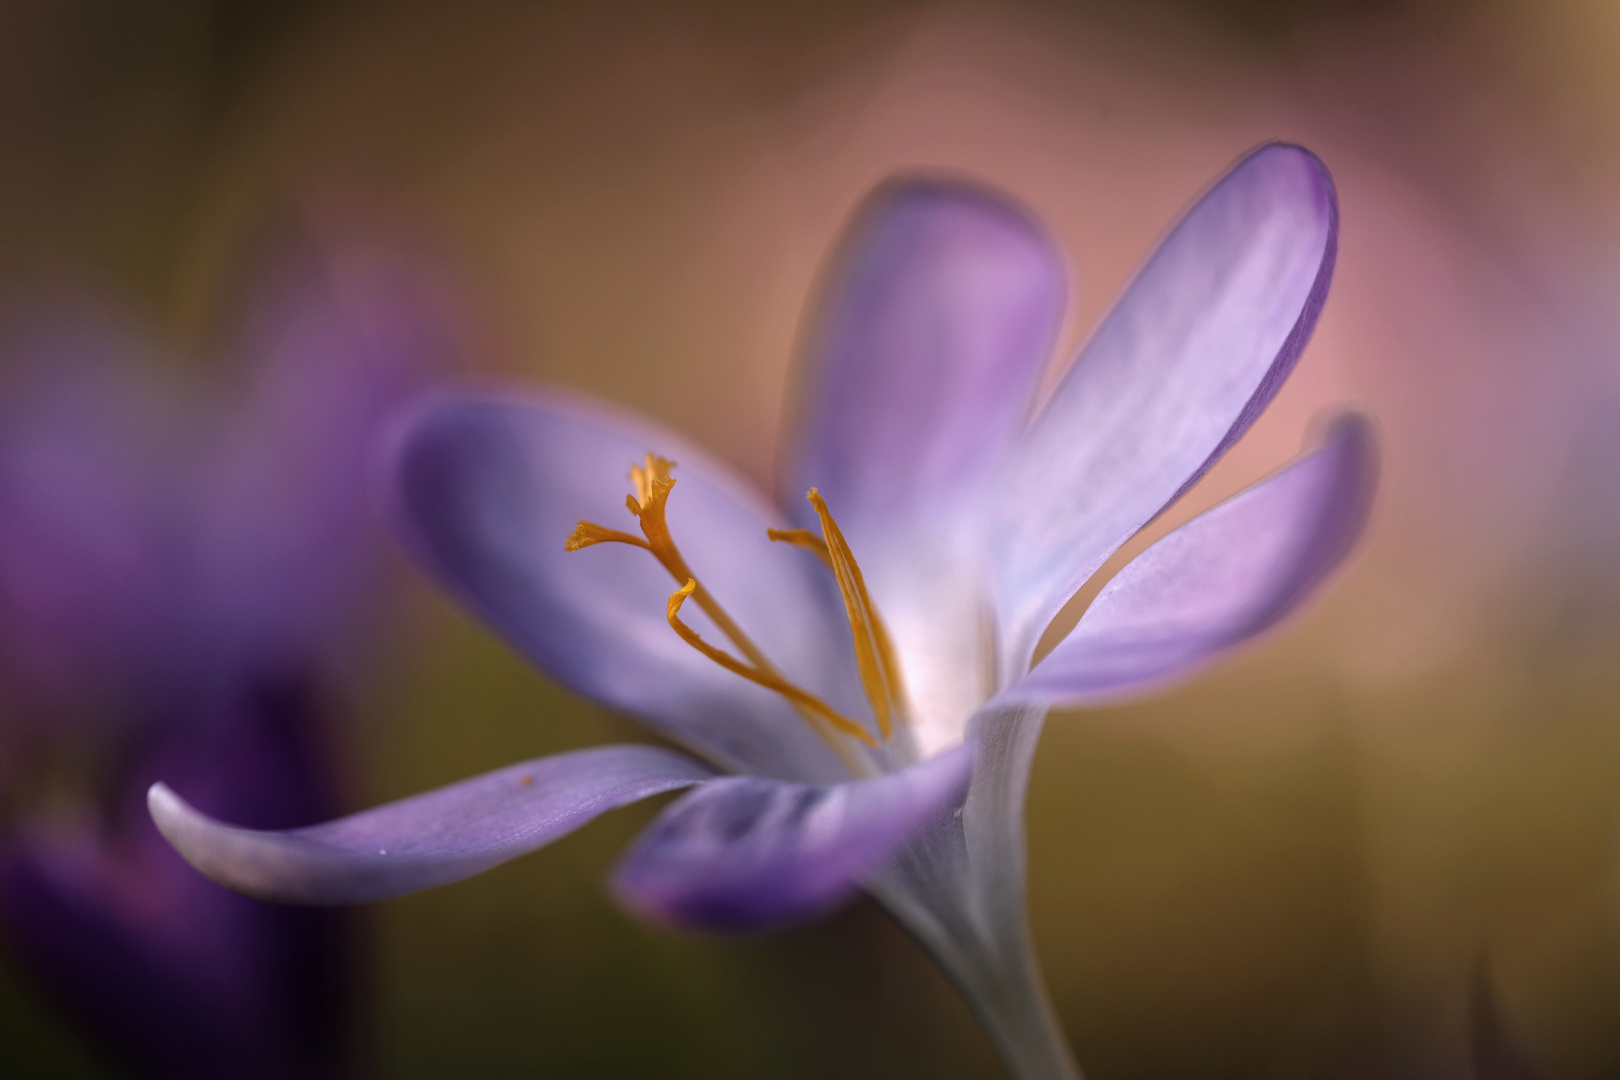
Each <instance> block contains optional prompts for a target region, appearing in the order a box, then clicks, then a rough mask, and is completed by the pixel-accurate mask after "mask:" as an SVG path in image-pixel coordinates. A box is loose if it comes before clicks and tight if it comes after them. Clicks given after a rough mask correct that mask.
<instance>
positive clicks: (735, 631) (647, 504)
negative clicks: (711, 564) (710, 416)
mask: <svg viewBox="0 0 1620 1080" xmlns="http://www.w3.org/2000/svg"><path fill="white" fill-rule="evenodd" d="M674 467H675V462H673V461H670V460H668V459H667V458H662V457H659V456H658V455H656V454H648V455H647V457H646V464H645V465H632V466H630V482H631V484H633V485H634V487H635V489H636V491H635V494H633V495H628V496H626V497H625V506H626V508H627V509H629V511H630V513H632V514H634V515H635V516H636V519H637V520H638V521H639V522H640V524H641V532H642V536H644V537H645V538H646V539H642V538H641V537H637V536H633V535H631V534H630V533H626V532H620V531H619V530H617V529H609V528H607V527H605V526H602V525H598V524H596V523H594V522H590V521H581V522H580V523H579V524H578V525H577V526H575V528H574V531H573V533H572V534H571V535H570V536H569V537H568V539H567V541H566V543H565V544H564V546H565V547H566V549H567V550H569V551H578V550H580V549H581V548H586V547H590V546H592V545H593V544H603V543H616V544H629V545H631V546H632V547H638V548H641V549H642V550H644V551H649V552H651V553H652V555H653V557H654V558H656V559H657V560H658V562H659V564H660V565H661V566H663V568H664V569H665V570H667V571H669V575H670V576H671V577H672V578H674V579H675V580H676V581H677V582H679V583H680V585H681V588H680V589H678V590H676V592H675V593H674V594H672V595H671V596H670V598H669V604H668V608H667V615H668V618H669V625H670V627H671V628H672V629H673V630H674V631H675V633H676V634H678V635H679V636H680V638H681V640H682V641H684V642H686V643H687V644H688V645H690V646H692V647H693V648H694V649H696V650H697V651H698V652H700V653H702V654H703V655H704V656H706V657H708V658H709V659H710V660H713V661H714V662H715V663H717V664H719V665H720V666H721V667H723V668H725V669H726V670H727V671H730V672H732V673H734V674H736V675H740V676H741V677H743V678H745V679H747V680H749V681H750V682H753V683H757V684H758V685H760V686H763V687H766V688H767V689H769V690H773V691H775V692H776V693H778V694H781V695H782V696H783V697H784V698H786V699H787V700H788V702H789V703H790V704H791V705H792V706H793V707H794V709H795V710H796V711H797V712H798V713H799V715H800V716H802V717H803V718H804V720H805V722H806V723H808V724H809V725H810V727H811V729H812V730H814V731H815V732H816V734H817V735H819V736H821V737H822V738H823V739H824V740H826V742H827V743H828V745H830V746H831V747H832V748H833V750H834V751H836V752H837V753H838V755H839V756H840V757H841V758H843V759H844V761H845V763H846V764H848V765H849V766H850V769H851V771H853V772H860V771H862V770H861V767H860V762H858V761H856V760H855V759H854V758H853V757H852V756H851V755H850V753H849V749H848V747H847V746H846V744H844V743H843V742H841V741H840V740H839V739H838V738H837V734H838V733H839V732H842V733H843V734H845V735H848V736H850V737H851V738H855V739H858V740H860V741H861V742H864V743H866V744H867V745H869V746H876V745H877V743H876V741H875V740H873V738H872V737H871V736H870V735H868V734H867V733H866V731H865V729H863V728H862V727H861V726H860V725H859V724H858V723H856V722H855V721H853V720H851V719H849V718H848V717H846V716H843V715H842V714H840V713H839V712H837V711H836V710H834V709H833V708H832V707H831V706H830V705H828V704H827V703H826V702H824V701H822V700H821V699H820V698H818V697H816V696H815V695H814V694H811V693H809V692H808V691H806V690H803V689H801V688H799V687H797V686H795V685H794V684H793V683H791V682H789V681H788V680H787V679H785V678H783V677H782V674H781V673H780V672H779V671H777V669H776V667H775V665H773V664H772V663H771V662H770V660H769V659H767V658H766V656H765V654H764V653H763V652H762V651H761V650H760V648H759V646H757V645H755V644H754V643H753V641H752V640H750V639H749V637H748V635H747V634H745V633H743V631H742V627H740V626H738V625H737V622H736V620H735V619H733V618H732V617H731V616H730V615H729V614H727V612H726V610H725V609H724V608H722V607H721V606H720V604H719V602H718V601H716V600H715V599H714V597H713V595H712V594H710V592H709V590H708V589H706V588H704V587H703V584H702V582H700V581H699V580H698V579H697V576H696V575H695V574H693V573H692V570H691V568H690V567H689V566H687V564H686V559H685V558H684V557H682V555H681V552H680V549H679V548H677V547H676V546H675V540H674V538H673V537H672V536H671V535H670V531H669V522H668V519H667V517H666V515H665V510H666V507H667V504H668V502H669V494H670V492H671V491H673V490H674V488H675V480H674V478H673V477H671V476H670V475H669V471H670V470H671V469H673V468H674ZM806 536H807V537H808V539H809V540H810V544H807V545H806V546H812V547H813V546H814V545H816V544H819V543H820V541H817V540H815V538H814V537H809V536H808V534H806ZM688 597H690V598H691V599H692V600H693V601H695V602H696V603H697V605H698V607H699V608H701V609H702V610H703V613H704V614H705V615H707V616H708V617H709V618H710V620H711V621H713V623H714V624H715V626H717V627H718V628H719V629H720V632H721V633H722V634H724V635H725V636H726V638H727V639H728V640H730V642H731V643H732V645H733V646H735V647H736V649H737V651H738V652H740V653H741V654H742V655H743V657H744V658H745V659H746V660H747V663H743V662H742V661H740V660H737V659H736V658H735V657H732V656H730V655H729V654H727V653H725V652H722V651H721V650H719V649H716V648H715V647H714V646H712V645H710V644H709V643H708V642H706V641H704V640H703V639H702V638H701V637H699V636H698V635H697V633H696V632H695V631H693V630H692V629H691V628H690V627H688V626H687V625H686V624H685V623H683V622H681V621H680V619H679V618H678V617H677V613H678V612H679V611H680V609H681V605H682V604H684V603H685V602H686V600H687V598H688Z"/></svg>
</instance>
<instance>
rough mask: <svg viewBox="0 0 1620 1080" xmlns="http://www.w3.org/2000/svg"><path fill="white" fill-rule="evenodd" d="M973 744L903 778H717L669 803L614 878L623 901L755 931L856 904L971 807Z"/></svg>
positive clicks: (664, 919)
mask: <svg viewBox="0 0 1620 1080" xmlns="http://www.w3.org/2000/svg"><path fill="white" fill-rule="evenodd" d="M972 770H973V745H972V744H965V745H962V746H958V747H956V748H954V749H951V750H947V751H946V752H945V753H943V754H940V755H938V756H936V757H933V758H930V759H928V760H926V761H924V762H921V763H919V764H916V765H913V766H911V767H909V768H907V769H905V770H903V771H901V772H897V773H890V774H888V775H886V776H881V777H877V778H875V779H870V780H854V781H850V782H847V783H843V784H832V785H825V786H815V785H806V784H789V783H785V782H782V781H776V780H766V779H762V778H759V777H728V778H725V779H721V780H716V781H714V782H713V783H711V784H708V785H706V786H705V787H703V788H702V789H700V790H698V791H695V792H692V793H691V794H689V795H687V796H685V797H683V798H681V799H680V800H678V801H677V802H675V803H673V804H671V805H670V806H669V807H668V808H667V809H666V810H665V811H664V812H663V814H662V815H660V816H659V818H658V820H657V821H655V822H653V824H652V825H651V826H650V827H649V828H648V829H647V831H646V832H645V833H643V834H642V836H641V839H640V840H638V841H637V842H636V845H635V847H634V848H632V849H631V851H630V854H629V855H627V856H626V857H625V860H624V862H622V863H621V864H620V866H619V869H618V870H617V872H616V873H615V876H614V886H615V891H616V892H617V894H618V896H619V898H620V899H621V901H623V903H624V904H625V905H626V906H627V907H629V908H630V909H632V910H633V911H636V912H638V913H639V914H641V915H643V916H645V917H647V918H649V919H652V920H654V921H657V922H661V923H666V924H670V925H674V926H679V927H683V928H687V929H694V930H713V931H721V932H732V933H738V932H749V931H755V930H765V929H769V928H771V927H773V926H778V925H781V924H784V923H790V922H797V921H799V920H801V919H807V918H810V917H812V916H815V915H818V914H821V913H822V912H824V911H827V910H828V909H830V908H832V907H834V906H836V905H837V904H839V903H841V902H843V901H844V900H847V899H848V898H849V897H850V896H851V895H853V894H854V893H855V892H856V890H857V889H859V887H860V885H861V882H862V880H863V879H865V878H866V877H868V876H870V875H872V874H874V873H876V872H877V871H879V870H881V869H882V868H883V867H884V865H885V864H887V863H888V862H889V860H890V859H892V858H893V857H894V856H895V854H896V853H898V852H899V850H900V849H901V848H902V847H903V846H904V845H905V843H906V842H907V841H908V840H909V839H911V837H913V836H914V835H916V833H917V832H918V831H919V830H920V829H922V828H923V827H924V826H925V825H927V824H928V823H929V822H930V821H931V820H933V819H936V818H938V817H940V816H941V815H944V814H949V813H951V812H952V811H953V810H954V809H956V808H957V807H959V806H960V805H961V799H962V796H963V793H964V792H965V790H966V788H967V783H968V780H969V777H970V776H971V774H972Z"/></svg>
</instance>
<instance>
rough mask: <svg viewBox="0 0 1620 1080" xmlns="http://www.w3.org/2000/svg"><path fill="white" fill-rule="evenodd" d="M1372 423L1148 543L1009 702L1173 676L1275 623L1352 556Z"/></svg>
mask: <svg viewBox="0 0 1620 1080" xmlns="http://www.w3.org/2000/svg"><path fill="white" fill-rule="evenodd" d="M1375 473H1376V462H1375V456H1374V448H1373V435H1372V430H1371V428H1370V427H1369V425H1368V424H1367V422H1366V421H1365V420H1363V419H1362V418H1360V417H1358V416H1346V417H1343V418H1341V419H1340V420H1339V421H1338V422H1337V423H1336V424H1335V425H1334V427H1333V429H1332V430H1331V432H1330V434H1329V436H1328V439H1327V442H1326V445H1324V446H1323V447H1322V448H1321V449H1320V450H1317V451H1316V452H1315V453H1312V454H1311V455H1309V456H1308V457H1306V458H1304V459H1303V460H1301V461H1299V462H1296V463H1295V464H1293V465H1291V466H1289V467H1288V468H1286V469H1284V470H1283V471H1282V472H1280V473H1277V474H1276V475H1275V476H1272V477H1271V478H1270V479H1267V480H1264V481H1262V482H1261V483H1259V484H1256V485H1255V486H1254V487H1251V488H1249V489H1248V490H1247V491H1245V492H1243V493H1242V494H1240V495H1238V496H1236V497H1234V498H1232V499H1230V500H1229V501H1227V502H1225V503H1222V504H1221V505H1220V506H1217V507H1216V508H1215V509H1213V510H1211V511H1209V512H1208V513H1206V514H1204V515H1202V516H1201V517H1198V518H1195V519H1194V520H1192V521H1190V522H1188V523H1187V524H1186V525H1183V526H1182V527H1181V528H1179V529H1177V530H1176V531H1175V532H1173V533H1171V534H1170V535H1169V536H1167V537H1165V538H1164V539H1163V540H1160V541H1159V542H1158V543H1156V544H1154V545H1153V546H1152V547H1150V548H1148V549H1147V550H1146V551H1144V552H1143V553H1142V554H1141V555H1139V556H1137V557H1136V558H1135V559H1133V560H1132V561H1131V562H1130V563H1129V564H1128V565H1127V566H1126V567H1125V568H1124V569H1123V570H1121V571H1120V572H1119V574H1118V576H1116V577H1115V578H1114V579H1113V580H1112V581H1110V582H1109V583H1108V585H1107V587H1106V588H1104V589H1103V591H1102V592H1101V593H1099V594H1098V596H1097V599H1096V600H1095V601H1093V603H1092V605H1091V607H1090V608H1089V609H1087V611H1086V613H1085V615H1084V616H1083V617H1082V618H1081V620H1080V623H1079V625H1077V626H1076V627H1075V628H1074V630H1073V631H1071V632H1070V634H1069V636H1068V637H1066V638H1064V639H1063V641H1061V642H1059V643H1058V645H1057V647H1056V648H1055V649H1053V650H1052V651H1051V653H1050V654H1048V655H1047V656H1046V658H1045V659H1043V660H1042V661H1041V662H1040V663H1039V664H1037V665H1035V668H1034V670H1033V671H1031V672H1030V673H1029V674H1028V675H1026V676H1025V677H1024V678H1023V679H1022V680H1020V681H1019V682H1017V683H1015V684H1014V685H1013V686H1012V687H1011V688H1010V689H1009V690H1008V691H1007V692H1006V693H1005V695H1004V698H1005V699H1006V700H1025V701H1044V702H1055V703H1065V704H1078V703H1082V702H1085V703H1090V702H1096V701H1100V700H1106V699H1110V698H1117V697H1119V696H1120V695H1122V694H1127V693H1131V692H1134V691H1138V690H1142V689H1145V688H1148V687H1151V686H1154V685H1156V684H1159V683H1163V682H1165V681H1168V680H1170V679H1174V678H1176V677H1178V676H1181V675H1185V674H1187V673H1188V672H1190V671H1192V670H1194V669H1196V668H1198V667H1200V666H1201V665H1203V664H1205V663H1207V662H1208V661H1209V660H1211V659H1212V658H1213V657H1215V656H1216V655H1217V654H1219V653H1221V652H1223V651H1225V650H1226V649H1229V648H1231V647H1232V646H1234V645H1237V644H1239V643H1241V642H1243V641H1246V640H1248V639H1249V638H1251V637H1253V636H1255V635H1256V634H1259V633H1261V632H1262V631H1264V630H1266V629H1268V628H1270V627H1271V626H1273V625H1275V624H1276V623H1277V622H1278V621H1279V620H1280V619H1282V618H1284V617H1285V616H1287V615H1288V614H1289V613H1291V612H1293V611H1294V610H1296V609H1297V608H1298V607H1299V606H1300V605H1301V604H1302V603H1304V601H1305V600H1306V598H1307V597H1309V596H1310V595H1311V593H1312V592H1314V591H1315V589H1316V587H1317V586H1318V585H1320V584H1321V583H1322V581H1323V579H1324V578H1326V577H1327V576H1328V575H1329V574H1330V573H1332V572H1333V570H1334V569H1336V568H1337V567H1338V566H1339V564H1340V563H1342V562H1343V561H1344V559H1345V557H1346V556H1347V555H1348V554H1349V553H1350V550H1351V548H1352V547H1353V546H1354V545H1355V542H1356V540H1357V539H1358V538H1359V537H1360V535H1361V531H1362V527H1363V526H1364V525H1365V524H1366V520H1367V511H1368V509H1369V507H1370V506H1371V503H1372V492H1373V485H1374V477H1375Z"/></svg>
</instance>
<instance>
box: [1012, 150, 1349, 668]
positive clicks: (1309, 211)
mask: <svg viewBox="0 0 1620 1080" xmlns="http://www.w3.org/2000/svg"><path fill="white" fill-rule="evenodd" d="M1337 234H1338V209H1337V202H1336V199H1335V196H1334V191H1333V182H1332V180H1331V178H1330V177H1329V176H1328V173H1327V169H1326V168H1325V167H1324V166H1323V165H1322V163H1321V162H1320V161H1318V160H1317V159H1316V158H1315V157H1314V156H1313V155H1312V154H1310V153H1309V152H1307V151H1305V150H1303V149H1300V148H1299V147H1297V146H1287V145H1283V144H1280V143H1273V144H1270V145H1267V146H1263V147H1261V148H1260V149H1259V150H1256V151H1255V152H1254V153H1252V154H1250V155H1249V156H1248V157H1247V158H1245V159H1243V160H1242V161H1240V162H1239V163H1238V164H1237V165H1236V166H1235V167H1233V169H1232V171H1231V172H1229V173H1227V175H1226V176H1224V177H1222V178H1221V179H1220V180H1219V181H1218V182H1217V183H1216V184H1215V186H1214V187H1213V188H1211V189H1210V190H1209V191H1208V192H1207V193H1206V194H1205V195H1204V196H1203V198H1201V199H1200V200H1199V201H1198V203H1197V205H1195V206H1194V207H1193V208H1192V209H1191V210H1189V211H1188V212H1187V215H1186V216H1185V217H1184V218H1182V220H1181V221H1180V223H1179V224H1177V225H1176V227H1175V229H1174V230H1172V231H1171V233H1170V235H1169V236H1168V237H1166V238H1165V240H1164V242H1163V243H1162V244H1161V245H1160V246H1159V249H1158V250H1157V251H1156V252H1155V253H1154V254H1153V257H1152V258H1151V259H1149V260H1148V263H1147V265H1146V266H1144V267H1143V269H1142V271H1141V272H1140V273H1139V274H1138V275H1137V277H1136V280H1135V281H1133V282H1132V283H1131V285H1130V287H1129V288H1128V289H1127V290H1126V292H1125V294H1124V296H1123V297H1122V298H1121V299H1120V301H1119V302H1118V303H1117V304H1116V305H1115V307H1114V309H1113V310H1112V311H1111V312H1110V313H1109V314H1108V316H1107V317H1106V318H1105V319H1104V320H1103V322H1102V324H1101V325H1100V326H1099V327H1098V329H1097V331H1096V333H1095V334H1094V335H1093V337H1092V339H1091V340H1090V342H1088V343H1087V345H1086V347H1085V349H1084V350H1083V351H1082V352H1081V354H1080V357H1079V359H1078V360H1076V362H1075V365H1074V367H1073V368H1072V369H1071V370H1070V371H1069V373H1068V375H1067V376H1065V378H1064V380H1063V383H1062V384H1061V385H1060V386H1059V387H1058V389H1057V391H1056V393H1055V394H1054V395H1053V397H1052V400H1051V402H1050V403H1048V405H1047V406H1046V408H1045V409H1044V410H1043V412H1042V413H1041V415H1040V417H1039V418H1038V419H1037V421H1036V423H1035V425H1034V426H1033V428H1032V429H1031V430H1030V432H1029V434H1028V436H1027V438H1026V439H1025V440H1023V442H1022V443H1021V444H1020V446H1019V447H1018V448H1017V449H1016V450H1015V451H1014V457H1013V461H1012V467H1011V469H1010V471H1009V474H1008V476H1007V478H1006V483H1005V485H1004V486H1003V488H1002V489H1001V490H1002V491H1003V492H1004V493H1005V499H1006V501H1005V502H1004V503H1003V508H1004V509H1003V516H1002V521H1001V523H1000V525H999V526H998V529H999V532H998V535H997V537H996V540H995V552H996V556H997V558H996V569H997V572H998V602H999V607H1000V619H1001V627H1002V630H1003V641H1004V642H1006V648H1007V651H1006V652H1005V653H1004V656H1003V666H1004V673H1003V677H1004V678H1007V677H1009V676H1016V675H1017V674H1021V673H1022V669H1023V666H1024V665H1025V664H1027V663H1028V660H1029V656H1030V654H1031V653H1032V651H1033V649H1034V645H1035V642H1036V640H1037V639H1038V638H1039V636H1040V634H1041V632H1042V630H1044V628H1045V626H1046V624H1047V623H1048V622H1050V621H1051V619H1052V616H1053V615H1055V614H1056V613H1057V610H1058V608H1060V607H1061V606H1062V605H1063V604H1064V602H1066V601H1067V600H1068V598H1069V597H1070V596H1071V595H1073V593H1074V591H1075V589H1077V588H1078V587H1079V586H1080V585H1081V584H1082V583H1083V582H1084V581H1085V579H1086V578H1087V577H1088V576H1090V575H1091V574H1092V573H1093V572H1094V571H1095V570H1096V569H1097V567H1099V566H1101V565H1102V563H1103V561H1104V560H1105V559H1107V558H1108V556H1109V554H1110V553H1112V552H1113V551H1114V550H1115V549H1116V548H1117V547H1119V545H1120V544H1122V543H1124V542H1125V540H1126V539H1128V538H1129V537H1130V536H1131V535H1132V534H1133V533H1135V532H1136V530H1138V529H1140V528H1141V527H1142V526H1143V525H1144V524H1146V523H1147V522H1148V521H1149V520H1150V519H1152V518H1153V517H1154V516H1155V515H1156V514H1158V513H1159V512H1160V511H1161V510H1162V509H1164V507H1166V506H1167V505H1169V504H1170V503H1171V502H1173V501H1175V499H1176V498H1178V497H1179V496H1180V494H1181V493H1182V492H1183V491H1185V490H1186V489H1187V488H1188V487H1189V486H1190V485H1191V484H1192V483H1193V482H1195V481H1196V480H1197V479H1198V478H1199V477H1200V476H1202V475H1203V474H1204V472H1205V471H1206V470H1207V469H1208V468H1209V466H1210V465H1211V464H1213V463H1214V461H1215V460H1216V459H1217V458H1218V457H1219V456H1220V455H1221V454H1222V453H1224V452H1225V451H1226V449H1227V447H1229V446H1230V445H1231V444H1232V443H1233V442H1234V441H1236V440H1237V438H1238V437H1239V436H1240V435H1242V434H1243V432H1244V431H1246V430H1247V429H1248V427H1249V425H1250V424H1251V423H1252V422H1253V421H1254V419H1255V417H1256V416H1258V415H1259V413H1260V411H1261V410H1262V409H1263V408H1265V406H1266V404H1267V403H1268V402H1270V400H1271V398H1272V397H1273V396H1274V395H1275V394H1276V392H1277V390H1278V389H1279V387H1280V386H1281V385H1282V382H1283V380H1284V379H1285V378H1286V377H1287V375H1288V373H1289V372H1290V371H1291V370H1292V369H1293V366H1294V362H1295V361H1296V360H1297V359H1298V357H1299V354H1300V351H1301V350H1302V349H1303V348H1304V346H1305V342H1306V341H1307V339H1308V338H1309V337H1310V334H1311V331H1312V329H1313V328H1314V327H1315V324H1316V318H1317V314H1318V313H1319V311H1320V310H1321V307H1322V304H1323V302H1324V300H1325V299H1326V296H1327V288H1328V282H1329V280H1330V279H1331V277H1332V272H1333V262H1334V255H1335V251H1336V249H1337Z"/></svg>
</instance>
